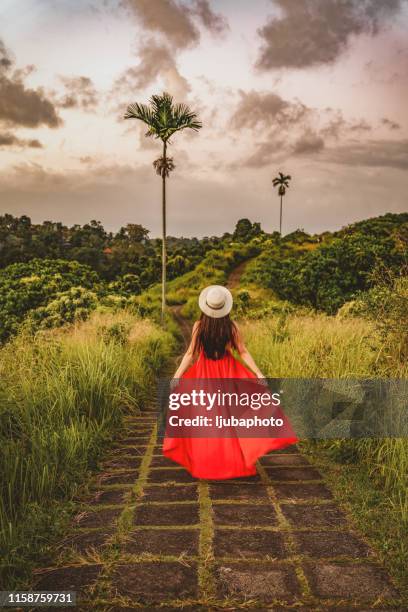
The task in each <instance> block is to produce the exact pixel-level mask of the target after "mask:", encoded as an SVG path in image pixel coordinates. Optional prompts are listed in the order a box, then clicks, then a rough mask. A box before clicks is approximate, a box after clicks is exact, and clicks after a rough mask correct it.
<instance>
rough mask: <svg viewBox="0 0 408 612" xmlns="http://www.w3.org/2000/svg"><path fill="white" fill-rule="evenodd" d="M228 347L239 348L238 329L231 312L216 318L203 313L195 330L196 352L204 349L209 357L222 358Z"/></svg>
mask: <svg viewBox="0 0 408 612" xmlns="http://www.w3.org/2000/svg"><path fill="white" fill-rule="evenodd" d="M227 347H230V348H233V349H237V348H238V330H237V327H236V325H235V323H234V322H233V321H232V320H231V319H230V316H229V314H228V315H226V316H225V317H220V318H218V319H214V318H213V317H209V316H207V315H206V314H204V313H201V317H200V320H199V322H198V327H197V330H196V332H195V341H194V353H199V352H200V351H201V350H203V351H204V353H205V355H206V357H208V358H209V359H221V358H222V357H224V355H225V352H226V350H227Z"/></svg>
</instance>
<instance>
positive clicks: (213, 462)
mask: <svg viewBox="0 0 408 612" xmlns="http://www.w3.org/2000/svg"><path fill="white" fill-rule="evenodd" d="M182 378H197V379H200V378H212V379H217V378H218V379H219V378H256V376H255V375H254V374H253V373H252V372H251V371H250V370H248V369H247V368H246V367H244V366H243V365H242V364H241V363H240V362H239V361H238V360H237V359H235V358H234V357H233V355H232V354H231V353H230V352H229V351H227V352H226V353H225V355H224V357H222V358H221V359H216V360H214V359H209V358H208V357H206V356H205V354H204V352H203V351H202V352H201V354H200V356H199V358H198V360H197V362H196V363H195V364H194V365H193V366H191V367H190V368H189V369H188V370H187V371H186V372H185V374H184V375H183V376H182ZM297 441H298V438H296V437H290V438H238V437H231V438H225V437H223V438H214V437H212V438H170V437H167V436H166V437H165V438H164V441H163V454H164V455H165V456H166V457H168V458H169V459H172V460H173V461H175V462H176V463H179V464H180V465H182V466H184V467H185V468H186V469H187V470H188V471H189V472H190V474H191V475H192V476H194V477H196V478H205V479H224V478H236V477H239V476H252V475H254V474H256V466H255V463H256V461H257V459H259V457H262V456H263V455H265V454H266V453H268V452H269V451H271V450H277V449H280V448H284V447H286V446H288V445H289V444H295V443H296V442H297Z"/></svg>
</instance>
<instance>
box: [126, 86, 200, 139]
mask: <svg viewBox="0 0 408 612" xmlns="http://www.w3.org/2000/svg"><path fill="white" fill-rule="evenodd" d="M125 119H139V120H140V121H143V123H145V124H146V125H147V126H148V129H147V132H146V136H151V137H154V138H160V139H161V140H162V141H163V142H168V141H169V139H170V138H171V136H172V135H173V134H174V133H175V132H179V131H180V130H184V129H185V128H190V129H191V130H194V131H196V132H197V131H198V130H199V129H200V128H201V127H202V123H201V121H198V118H197V115H196V114H195V113H193V112H192V111H191V110H190V109H189V107H188V106H187V105H186V104H173V96H171V95H170V94H168V93H166V92H164V93H163V94H161V95H159V96H158V95H155V96H152V97H151V98H150V106H148V105H147V104H139V103H138V102H135V103H134V104H129V106H128V108H127V111H126V113H125Z"/></svg>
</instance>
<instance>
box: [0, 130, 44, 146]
mask: <svg viewBox="0 0 408 612" xmlns="http://www.w3.org/2000/svg"><path fill="white" fill-rule="evenodd" d="M0 147H1V148H3V147H23V148H24V149H25V148H27V147H28V148H31V149H42V144H41V142H40V141H39V140H37V139H36V138H30V139H27V140H25V139H22V138H18V136H16V135H15V134H12V133H11V132H0Z"/></svg>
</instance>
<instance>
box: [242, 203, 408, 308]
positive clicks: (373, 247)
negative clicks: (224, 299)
mask: <svg viewBox="0 0 408 612" xmlns="http://www.w3.org/2000/svg"><path fill="white" fill-rule="evenodd" d="M299 237H301V236H299V235H297V236H296V235H295V236H293V235H289V236H286V237H285V238H284V239H283V240H282V241H279V240H275V241H270V242H269V241H268V242H267V243H265V248H264V249H263V251H262V253H261V255H260V256H259V257H258V258H257V259H256V260H255V261H254V262H253V263H252V265H251V266H250V267H249V268H248V270H247V273H246V275H245V277H244V279H243V280H244V282H245V281H246V282H248V283H250V282H253V283H256V284H258V285H261V286H263V287H268V288H270V289H272V290H273V291H274V292H275V294H276V295H277V296H278V297H279V298H281V299H284V300H289V301H291V302H293V303H294V304H299V305H305V306H310V307H313V308H315V309H317V310H323V311H324V312H327V313H328V314H335V313H336V312H337V310H338V309H339V308H340V307H341V306H342V305H343V304H344V303H345V302H347V301H348V300H351V299H353V298H355V297H356V296H357V295H358V293H359V292H361V291H366V290H367V289H369V288H370V287H371V286H372V284H373V278H372V275H373V273H374V272H375V270H376V268H377V266H378V265H381V266H383V267H386V268H387V269H388V270H390V271H392V272H398V271H399V270H400V269H401V267H402V266H403V265H404V264H406V254H407V246H408V214H401V215H391V214H390V215H385V216H384V217H379V218H377V219H374V220H372V223H371V224H370V221H366V222H364V223H363V222H361V223H360V224H356V225H355V226H349V227H348V228H346V229H344V230H342V231H341V232H338V233H336V234H334V235H333V234H326V235H324V236H320V237H319V236H315V237H311V236H307V235H305V236H304V240H303V241H302V242H300V241H299Z"/></svg>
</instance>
